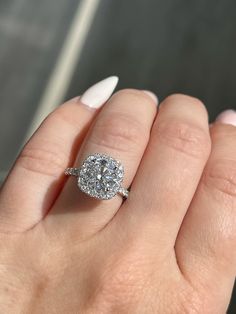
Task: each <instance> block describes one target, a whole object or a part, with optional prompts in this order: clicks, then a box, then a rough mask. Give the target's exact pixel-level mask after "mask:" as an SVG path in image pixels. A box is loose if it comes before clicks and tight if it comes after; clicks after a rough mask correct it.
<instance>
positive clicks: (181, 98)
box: [164, 94, 205, 110]
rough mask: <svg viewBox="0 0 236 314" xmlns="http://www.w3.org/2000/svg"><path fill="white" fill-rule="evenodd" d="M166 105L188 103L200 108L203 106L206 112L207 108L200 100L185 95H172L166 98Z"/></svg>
mask: <svg viewBox="0 0 236 314" xmlns="http://www.w3.org/2000/svg"><path fill="white" fill-rule="evenodd" d="M164 103H165V105H168V104H172V103H188V104H192V105H196V106H198V107H199V106H202V107H204V110H205V106H204V104H203V102H202V101H201V100H200V99H198V98H196V97H192V96H188V95H184V94H171V95H169V96H167V97H166V98H165V100H164Z"/></svg>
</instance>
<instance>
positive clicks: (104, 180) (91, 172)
mask: <svg viewBox="0 0 236 314" xmlns="http://www.w3.org/2000/svg"><path fill="white" fill-rule="evenodd" d="M65 174H66V175H69V176H75V177H77V185H78V187H79V189H80V190H81V191H82V192H84V193H86V194H88V195H89V196H91V197H94V198H97V199H102V200H108V199H111V198H113V197H114V196H115V195H117V194H120V195H121V196H123V197H124V198H127V197H128V195H129V191H128V190H127V189H125V188H123V187H122V185H121V184H122V182H123V178H124V167H123V165H122V164H121V163H120V162H119V161H118V160H116V159H114V158H112V157H110V156H107V155H104V154H93V155H89V156H88V157H87V158H86V159H85V160H84V162H83V163H82V165H81V167H80V168H67V169H66V170H65Z"/></svg>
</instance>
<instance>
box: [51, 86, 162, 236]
mask: <svg viewBox="0 0 236 314" xmlns="http://www.w3.org/2000/svg"><path fill="white" fill-rule="evenodd" d="M156 111H157V106H156V103H155V102H154V100H153V99H152V98H151V97H150V96H149V95H147V93H145V92H143V91H138V90H131V89H130V90H123V91H120V92H118V93H116V94H115V95H113V97H112V98H111V99H110V100H109V101H108V102H107V104H106V105H105V106H104V108H103V110H102V111H101V112H100V114H99V115H98V117H97V119H96V121H95V123H94V125H93V127H92V129H91V131H90V132H89V134H88V136H87V138H86V139H85V142H84V144H83V146H82V148H81V150H80V153H79V156H78V160H77V161H76V164H75V166H79V165H81V163H82V161H83V160H84V159H85V158H86V157H87V156H88V155H90V154H94V153H102V154H106V155H109V156H111V157H113V158H115V159H118V160H120V161H121V162H122V164H123V166H124V169H125V176H124V181H123V185H124V186H125V187H129V185H130V184H131V182H132V180H133V177H134V175H135V173H136V170H137V168H138V166H139V163H140V160H141V158H142V156H143V153H144V150H145V148H146V145H147V143H148V140H149V135H150V129H151V126H152V123H153V120H154V118H155V115H156ZM121 202H122V197H120V196H119V195H117V196H115V197H114V198H112V199H111V200H104V201H101V200H96V199H94V198H91V197H89V196H88V195H86V194H84V193H82V192H80V190H79V189H78V187H77V183H76V180H75V179H74V178H70V179H69V180H68V183H67V184H66V185H65V188H64V189H63V191H62V193H61V196H60V197H59V198H58V200H57V202H56V203H55V205H54V208H53V210H52V212H51V215H49V217H48V218H47V222H48V223H49V224H51V223H52V224H53V225H54V227H53V229H55V228H56V229H57V230H59V228H60V226H61V227H62V230H63V232H64V230H67V228H66V226H68V228H69V229H70V230H71V232H72V230H73V229H74V230H75V233H76V235H77V236H78V235H81V236H87V235H88V234H89V235H90V234H93V233H95V232H96V231H98V230H100V229H101V228H103V227H104V225H106V224H107V223H108V222H109V221H110V220H111V218H112V217H113V216H114V214H115V213H116V212H117V210H118V208H119V207H120V205H121ZM59 214H60V215H59ZM55 225H56V226H55Z"/></svg>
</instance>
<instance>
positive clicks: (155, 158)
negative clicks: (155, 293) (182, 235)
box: [114, 95, 210, 249]
mask: <svg viewBox="0 0 236 314" xmlns="http://www.w3.org/2000/svg"><path fill="white" fill-rule="evenodd" d="M209 151H210V139H209V127H208V117H207V112H206V110H205V107H204V106H203V105H202V103H201V102H200V101H199V100H197V99H195V98H192V97H188V96H184V95H173V96H170V97H168V98H167V99H166V100H164V102H163V103H162V104H161V105H160V108H159V112H158V115H157V118H156V121H155V123H154V126H153V129H152V133H151V138H150V142H149V145H148V148H147V150H146V153H145V155H144V158H143V160H142V163H141V165H140V167H139V170H138V172H137V175H136V177H135V180H134V182H133V184H132V187H131V192H130V197H129V199H128V201H127V202H126V203H125V204H124V206H123V208H122V209H121V210H120V211H119V213H118V215H117V217H116V221H115V220H114V223H115V225H122V226H124V229H125V230H128V231H127V232H128V233H132V234H135V233H140V230H143V232H144V233H145V237H148V238H149V239H150V238H152V239H153V241H154V243H157V242H156V241H158V243H163V245H164V247H165V248H166V249H169V248H173V247H174V243H175V239H176V236H177V234H178V231H179V228H180V225H181V223H182V220H183V217H184V215H185V213H186V211H187V209H188V206H189V204H190V202H191V199H192V197H193V195H194V192H195V190H196V188H197V185H198V182H199V179H200V176H201V173H202V171H203V168H204V166H205V163H206V161H207V158H208V155H209ZM134 217H135V218H134ZM160 239H161V240H160Z"/></svg>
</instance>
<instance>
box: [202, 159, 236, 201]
mask: <svg viewBox="0 0 236 314" xmlns="http://www.w3.org/2000/svg"><path fill="white" fill-rule="evenodd" d="M203 180H204V182H205V184H206V185H207V186H209V187H210V188H211V189H212V188H213V190H216V192H217V197H222V196H223V197H224V198H225V197H227V198H228V197H230V198H232V197H233V198H235V199H236V160H229V159H228V160H227V159H224V160H217V161H216V162H213V163H212V164H210V165H209V166H208V167H207V169H206V173H205V175H204V177H203ZM219 192H220V193H219Z"/></svg>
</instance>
